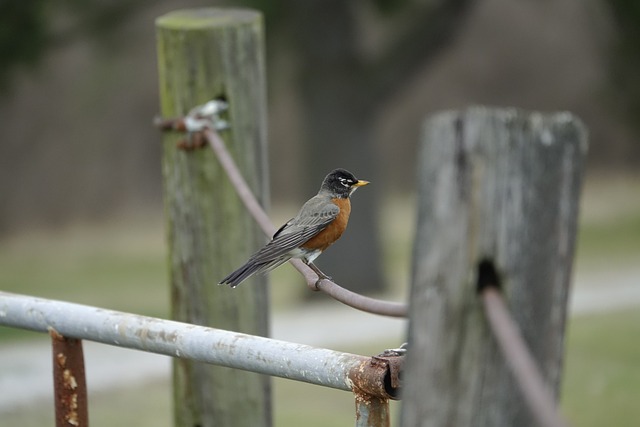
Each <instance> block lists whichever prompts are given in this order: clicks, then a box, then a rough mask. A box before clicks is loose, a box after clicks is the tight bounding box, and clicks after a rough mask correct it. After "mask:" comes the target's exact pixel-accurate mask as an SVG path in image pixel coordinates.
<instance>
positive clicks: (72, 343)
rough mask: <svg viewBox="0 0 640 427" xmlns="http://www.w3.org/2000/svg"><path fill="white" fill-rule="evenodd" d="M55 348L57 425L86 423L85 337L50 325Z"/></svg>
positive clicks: (83, 426)
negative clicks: (83, 347) (77, 337)
mask: <svg viewBox="0 0 640 427" xmlns="http://www.w3.org/2000/svg"><path fill="white" fill-rule="evenodd" d="M49 335H50V336H51V347H52V350H53V389H54V402H55V413H56V427H69V426H74V427H87V426H88V425H89V410H88V404H87V382H86V379H85V374H84V354H83V351H82V341H80V340H78V339H75V338H67V337H65V336H62V335H60V334H59V333H58V332H57V331H56V330H55V329H53V328H49Z"/></svg>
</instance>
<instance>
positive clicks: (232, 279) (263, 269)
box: [219, 257, 290, 288]
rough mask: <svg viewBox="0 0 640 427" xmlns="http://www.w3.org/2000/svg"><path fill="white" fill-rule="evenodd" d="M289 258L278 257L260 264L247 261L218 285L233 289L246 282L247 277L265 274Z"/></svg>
mask: <svg viewBox="0 0 640 427" xmlns="http://www.w3.org/2000/svg"><path fill="white" fill-rule="evenodd" d="M289 259H290V257H278V258H276V259H274V260H271V261H269V262H260V263H257V262H255V261H252V260H249V262H247V263H246V264H245V265H243V266H242V267H240V268H238V269H237V270H236V271H234V272H233V273H231V274H229V275H228V276H227V277H225V278H224V279H222V280H221V281H220V283H219V284H220V285H229V286H231V287H232V288H235V287H236V286H238V285H239V284H240V283H242V282H244V281H245V280H247V279H248V278H249V277H251V276H253V275H254V274H258V273H267V272H269V271H271V270H273V269H274V268H276V267H278V266H280V265H282V264H284V263H285V262H287V261H289Z"/></svg>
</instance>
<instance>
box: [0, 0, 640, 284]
mask: <svg viewBox="0 0 640 427" xmlns="http://www.w3.org/2000/svg"><path fill="white" fill-rule="evenodd" d="M204 6H248V7H254V8H258V9H260V10H262V11H263V12H264V14H265V17H266V34H267V38H268V49H267V52H268V79H269V127H270V162H271V165H272V169H271V170H272V178H271V179H272V195H273V198H274V200H275V201H276V202H280V201H287V202H291V203H292V204H294V205H297V204H299V203H300V202H301V201H302V200H305V199H306V198H308V197H309V196H310V195H311V194H313V193H314V192H315V191H316V190H317V186H318V184H319V182H320V180H321V178H322V177H323V176H324V175H325V174H326V173H327V172H328V171H329V170H331V169H333V168H335V167H346V168H348V169H351V170H352V171H353V172H354V173H356V175H357V176H360V177H362V178H365V179H368V180H370V181H372V182H373V183H374V184H375V186H376V187H375V190H372V189H371V187H370V188H368V189H367V191H362V192H360V193H358V195H357V198H358V201H357V207H356V208H355V209H354V212H353V215H354V221H352V223H351V225H350V231H349V234H350V236H351V238H350V239H344V242H341V246H342V248H343V250H342V253H341V254H340V253H338V252H336V251H328V252H327V254H326V255H324V256H323V257H322V258H321V259H320V260H319V264H320V265H321V266H324V267H325V268H327V269H328V270H330V271H332V272H333V275H334V277H336V278H340V279H339V280H340V281H341V282H343V283H348V284H349V286H351V287H352V288H354V289H357V290H364V289H368V290H374V291H375V290H381V289H382V288H383V280H382V279H381V278H382V276H383V275H382V274H381V267H380V266H381V262H380V259H381V251H382V250H381V245H380V243H379V242H380V236H379V233H378V232H377V227H376V225H377V223H378V222H379V207H380V206H381V205H382V204H383V203H385V200H383V198H384V196H386V195H389V194H392V195H395V196H398V195H400V196H402V195H407V194H410V193H411V192H412V191H413V189H414V185H413V179H414V177H415V170H414V169H415V168H414V167H413V159H414V157H415V151H416V146H417V141H418V139H419V132H420V123H421V121H422V120H423V119H424V117H425V116H426V115H427V114H429V113H432V112H435V111H439V110H443V109H448V108H463V107H464V106H467V105H469V104H489V105H502V106H514V107H522V108H526V109H536V110H543V111H549V110H563V109H566V110H570V111H573V112H575V113H576V114H578V115H579V116H580V117H581V118H583V120H584V121H585V122H586V123H587V125H588V127H589V129H590V135H591V151H590V166H591V167H592V170H596V169H599V170H607V171H611V170H613V171H621V170H630V169H633V168H636V167H637V165H638V162H639V160H638V159H639V158H640V147H639V145H638V144H637V143H636V139H637V133H638V132H640V129H638V127H637V126H634V123H640V120H639V119H640V117H639V116H640V108H639V105H640V80H639V79H637V78H636V76H637V75H639V72H640V62H639V61H640V60H639V59H638V58H640V55H638V50H639V49H640V48H639V47H638V46H639V45H638V43H637V40H638V31H639V30H638V28H639V27H640V12H638V10H639V8H640V6H638V3H637V2H635V1H633V0H600V1H597V0H591V1H580V0H561V1H555V2H550V1H526V0H519V1H508V0H484V1H478V0H476V1H472V0H430V1H417V0H416V1H408V0H405V1H402V0H395V1H393V0H375V1H367V0H357V1H350V2H345V1H342V0H304V1H298V0H277V1H259V0H246V1H224V2H213V1H195V0H191V1H184V2H175V1H169V0H165V1H159V2H152V1H148V0H137V1H125V0H115V1H105V0H84V1H83V0H48V1H44V0H31V1H28V2H25V1H17V0H13V1H11V0H9V1H4V2H2V3H1V4H0V60H1V61H2V64H3V66H2V67H0V90H1V92H0V117H2V124H3V142H2V144H0V194H2V196H3V202H2V205H0V234H5V235H6V234H10V233H12V232H19V230H22V229H25V228H32V227H45V228H46V227H51V226H56V225H64V224H70V223H73V222H74V221H77V220H85V221H87V220H88V221H101V220H104V219H105V218H110V217H112V216H114V215H121V214H125V215H126V214H130V213H132V212H133V213H142V215H153V214H156V215H160V213H161V199H162V196H161V178H160V161H159V158H160V149H159V143H158V141H159V136H158V133H157V131H156V130H155V129H153V128H152V126H150V119H151V117H153V115H154V114H155V113H156V112H157V110H158V94H157V77H156V76H157V71H156V59H155V40H154V29H153V21H154V19H155V18H156V17H157V16H160V15H162V14H163V13H166V12H168V11H170V10H174V9H176V8H184V7H204ZM383 195H384V196H383ZM293 209H295V208H293ZM356 254H357V256H356ZM363 260H367V261H366V264H363Z"/></svg>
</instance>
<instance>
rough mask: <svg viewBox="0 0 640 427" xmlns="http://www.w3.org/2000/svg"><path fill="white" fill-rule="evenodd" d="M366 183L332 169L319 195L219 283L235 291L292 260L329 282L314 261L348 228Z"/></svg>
mask: <svg viewBox="0 0 640 427" xmlns="http://www.w3.org/2000/svg"><path fill="white" fill-rule="evenodd" d="M367 184H369V181H365V180H363V179H357V178H356V177H355V176H354V175H353V174H352V173H351V172H349V171H347V170H346V169H341V168H338V169H334V170H333V171H331V172H330V173H329V174H328V175H327V176H326V177H325V178H324V180H323V181H322V185H321V186H320V191H318V194H316V195H315V196H313V197H312V198H311V199H309V200H307V202H306V203H305V204H304V205H302V208H300V211H299V212H298V214H297V215H296V216H295V217H293V218H292V219H290V220H289V221H287V222H286V223H285V224H284V225H283V226H282V227H280V228H279V229H278V231H276V232H275V234H274V235H273V238H272V239H271V240H270V241H269V242H268V243H267V244H266V245H265V246H263V247H262V248H261V249H260V250H258V251H257V252H256V253H254V254H253V255H252V256H251V257H250V258H249V260H248V261H247V262H246V263H245V264H244V265H243V266H242V267H240V268H238V269H237V270H235V271H234V272H233V273H231V274H229V275H228V276H227V277H225V278H224V279H222V280H221V281H220V283H219V284H220V285H224V284H226V285H229V286H231V287H232V288H235V287H236V286H238V285H239V284H240V283H242V282H244V281H245V280H246V279H248V278H249V277H251V276H253V275H254V274H257V273H266V272H268V271H271V270H273V269H274V268H276V267H278V266H280V265H282V264H284V263H285V262H287V261H289V260H290V259H292V258H298V259H302V261H303V262H304V263H305V264H307V265H308V266H309V267H311V269H313V271H314V272H315V273H316V274H317V275H318V280H321V279H329V276H326V275H325V274H324V273H322V271H320V269H318V268H317V267H316V266H315V265H314V264H313V261H314V260H315V259H316V258H317V257H318V256H319V255H320V254H321V253H322V252H324V250H325V249H327V248H328V247H329V246H331V245H332V244H333V243H335V242H336V241H337V240H338V239H339V238H340V236H342V233H344V231H345V229H346V228H347V223H348V222H349V215H350V214H351V201H350V197H351V195H352V194H353V193H354V192H355V191H356V190H357V189H358V188H360V187H363V186H365V185H367Z"/></svg>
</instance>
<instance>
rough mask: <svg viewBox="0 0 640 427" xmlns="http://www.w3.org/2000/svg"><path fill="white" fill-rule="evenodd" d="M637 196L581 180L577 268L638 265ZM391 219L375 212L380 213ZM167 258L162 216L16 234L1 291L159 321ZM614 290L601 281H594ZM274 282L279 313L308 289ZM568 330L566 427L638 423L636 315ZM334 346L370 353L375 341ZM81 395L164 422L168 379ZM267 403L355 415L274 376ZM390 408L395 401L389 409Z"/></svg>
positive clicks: (1, 266)
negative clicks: (271, 400) (583, 184)
mask: <svg viewBox="0 0 640 427" xmlns="http://www.w3.org/2000/svg"><path fill="white" fill-rule="evenodd" d="M638 194H640V177H638V176H630V175H627V176H608V177H603V176H597V177H590V178H589V179H588V180H587V184H586V190H585V193H584V197H583V207H582V214H581V221H580V235H579V242H578V251H577V261H576V272H577V274H578V275H580V276H583V277H588V276H589V275H590V274H592V273H596V272H597V273H598V274H599V275H602V274H603V273H607V272H611V273H613V276H614V277H619V275H620V273H625V272H627V273H628V274H630V275H634V274H637V273H638V271H640V269H639V268H638V265H639V263H638V261H640V198H638V197H637V195H638ZM387 205H388V204H387ZM403 205H404V206H405V209H403V210H402V215H401V216H398V215H397V214H396V216H395V218H394V219H393V220H392V221H391V222H390V223H392V224H393V226H394V227H396V230H395V232H396V233H397V234H396V233H394V235H396V236H397V237H396V240H389V239H390V236H391V234H388V235H386V236H384V238H385V239H386V241H387V244H386V246H387V247H388V248H390V249H389V253H388V254H387V256H386V257H385V258H386V260H387V265H386V267H387V275H388V276H389V280H388V282H389V283H391V284H392V285H393V286H394V289H393V290H392V291H391V292H390V295H387V297H388V298H402V295H405V294H406V291H407V289H406V288H407V286H408V285H407V283H408V273H407V272H408V267H409V256H410V251H411V244H412V243H411V235H412V232H411V230H412V229H413V217H414V211H413V201H412V200H411V199H406V198H405V199H404V201H403ZM290 209H291V208H290V207H288V206H280V207H277V208H276V209H275V210H274V213H273V215H272V217H273V218H274V221H276V222H278V221H280V220H281V219H284V218H286V217H287V216H288V215H289V213H290ZM388 215H390V214H388V213H386V214H383V215H382V217H383V220H384V218H385V217H387V216H388ZM336 250H339V247H336ZM165 256H166V249H165V242H164V230H163V219H162V217H161V216H160V215H145V216H144V217H135V218H126V219H125V218H121V219H118V220H113V221H111V222H108V223H106V224H105V223H102V224H99V225H98V224H84V225H74V226H70V227H67V228H65V229H59V230H57V231H43V232H29V233H21V234H19V235H15V236H13V237H12V238H10V239H6V240H3V241H2V242H0V289H3V290H6V291H10V292H16V293H22V294H28V295H36V296H42V297H46V298H54V299H60V300H68V301H74V302H79V303H84V304H90V305H95V306H99V307H106V308H111V309H116V310H123V311H130V312H134V313H139V314H145V315H150V316H158V317H163V318H166V317H167V315H168V314H167V313H168V307H169V300H168V296H169V290H168V286H167V272H166V265H165ZM599 277H600V276H599ZM603 277H606V274H605V275H604V276H603ZM613 285H615V283H609V282H607V281H606V280H605V281H603V282H602V283H600V284H599V285H597V286H602V287H607V286H613ZM590 286H593V285H590ZM271 289H272V297H273V298H272V299H273V306H274V308H275V311H276V313H277V312H281V311H285V310H288V309H291V308H293V304H300V302H299V301H300V300H299V299H298V298H297V296H299V295H300V294H302V293H304V292H307V290H306V287H305V286H301V283H300V281H299V280H297V279H296V276H295V273H293V271H291V269H289V268H288V267H285V268H281V269H279V270H277V271H276V272H275V274H274V277H273V280H272V288H271ZM292 289H293V290H296V292H292ZM574 291H576V289H575V288H574ZM316 297H319V298H324V297H323V296H322V295H316ZM336 304H337V303H336ZM568 325H569V329H568V335H567V352H566V362H565V375H564V380H563V386H562V409H563V412H564V413H565V414H566V416H567V417H568V418H569V420H570V421H572V422H573V424H574V425H575V426H582V427H596V426H602V425H605V424H606V425H616V426H622V427H624V426H629V427H631V426H636V425H637V420H638V419H640V407H638V405H637V402H638V398H640V364H639V363H638V361H639V360H640V346H638V337H639V336H640V311H639V310H637V309H625V310H616V311H610V312H603V313H597V314H583V315H578V316H572V317H571V318H570V321H569V324H568ZM35 336H39V335H37V334H34V333H30V332H23V331H17V330H14V329H9V328H0V343H1V344H0V345H3V346H7V345H14V344H16V343H18V344H19V343H20V342H24V341H25V340H29V339H33V338H34V337H35ZM336 350H341V351H348V352H355V353H360V354H376V353H378V352H379V351H380V348H379V346H378V345H376V344H375V343H373V342H372V343H371V344H370V345H367V346H362V345H353V346H343V347H341V348H336ZM0 369H1V368H0ZM90 393H91V394H90V416H91V422H92V425H94V426H111V425H136V426H169V425H171V400H170V383H169V380H168V379H161V380H159V379H154V380H150V381H149V382H148V383H145V384H142V385H136V386H135V387H132V388H123V389H118V390H111V391H95V392H91V388H90ZM274 402H275V425H276V426H298V425H305V426H311V427H313V426H325V427H326V426H344V425H351V423H352V420H353V417H354V403H353V398H352V396H350V395H349V394H348V393H345V392H340V391H334V390H329V389H323V388H321V387H315V386H311V385H307V384H298V383H295V382H292V381H286V380H279V379H276V380H275V381H274ZM114 408H117V411H114ZM398 408H399V405H398V404H394V405H393V413H394V414H397V413H398ZM1 418H2V425H8V426H9V425H11V426H13V425H21V426H41V425H51V424H52V422H53V408H52V407H51V405H50V404H46V405H43V404H42V403H41V402H37V401H36V402H33V405H30V406H27V407H21V408H15V409H13V410H10V411H8V412H4V413H2V414H1Z"/></svg>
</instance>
